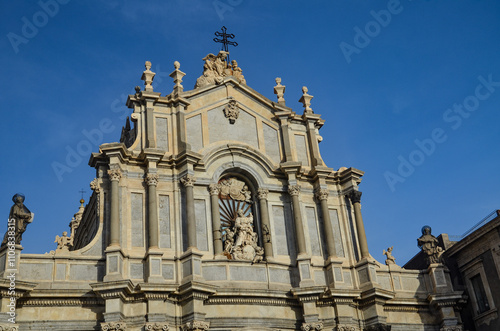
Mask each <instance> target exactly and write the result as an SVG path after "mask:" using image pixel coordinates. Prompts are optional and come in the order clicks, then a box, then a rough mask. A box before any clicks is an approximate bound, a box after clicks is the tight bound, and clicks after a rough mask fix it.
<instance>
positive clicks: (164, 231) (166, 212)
mask: <svg viewBox="0 0 500 331" xmlns="http://www.w3.org/2000/svg"><path fill="white" fill-rule="evenodd" d="M158 218H159V222H160V225H159V226H160V248H171V247H172V246H171V245H172V244H171V240H170V198H169V196H168V195H160V196H159V197H158Z"/></svg>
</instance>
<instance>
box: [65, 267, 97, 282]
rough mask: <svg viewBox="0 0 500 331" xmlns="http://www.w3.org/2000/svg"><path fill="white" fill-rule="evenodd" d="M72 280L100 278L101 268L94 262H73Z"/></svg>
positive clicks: (71, 268)
mask: <svg viewBox="0 0 500 331" xmlns="http://www.w3.org/2000/svg"><path fill="white" fill-rule="evenodd" d="M69 279H70V280H85V281H97V280H99V270H98V268H97V265H92V264H71V265H70V269H69Z"/></svg>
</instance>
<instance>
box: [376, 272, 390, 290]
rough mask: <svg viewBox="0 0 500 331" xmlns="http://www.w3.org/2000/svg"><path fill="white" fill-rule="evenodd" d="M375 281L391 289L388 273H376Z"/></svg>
mask: <svg viewBox="0 0 500 331" xmlns="http://www.w3.org/2000/svg"><path fill="white" fill-rule="evenodd" d="M377 282H378V283H379V284H380V286H382V288H383V289H386V290H389V291H391V290H392V286H391V279H390V277H389V275H377Z"/></svg>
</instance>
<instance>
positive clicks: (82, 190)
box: [80, 188, 87, 202]
mask: <svg viewBox="0 0 500 331" xmlns="http://www.w3.org/2000/svg"><path fill="white" fill-rule="evenodd" d="M86 192H87V191H85V190H84V189H83V188H82V189H81V190H80V193H81V194H82V200H83V194H84V193H86ZM82 200H80V202H81V201H82Z"/></svg>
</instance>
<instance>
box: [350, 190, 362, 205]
mask: <svg viewBox="0 0 500 331" xmlns="http://www.w3.org/2000/svg"><path fill="white" fill-rule="evenodd" d="M361 194H362V193H361V191H352V192H351V193H349V199H351V202H352V203H357V202H361Z"/></svg>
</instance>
